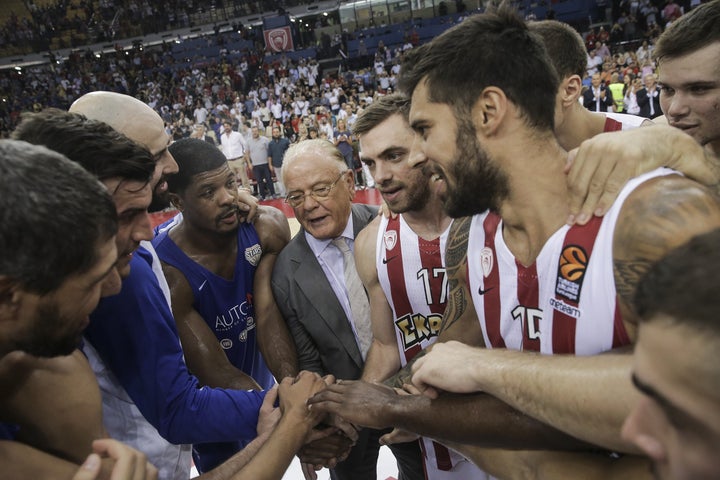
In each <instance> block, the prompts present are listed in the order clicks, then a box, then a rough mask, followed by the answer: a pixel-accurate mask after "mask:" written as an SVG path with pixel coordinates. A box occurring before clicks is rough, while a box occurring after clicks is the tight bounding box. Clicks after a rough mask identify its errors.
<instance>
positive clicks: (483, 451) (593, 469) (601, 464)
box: [448, 444, 651, 480]
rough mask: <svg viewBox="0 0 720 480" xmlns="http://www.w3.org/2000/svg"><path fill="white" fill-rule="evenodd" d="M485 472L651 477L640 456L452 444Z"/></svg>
mask: <svg viewBox="0 0 720 480" xmlns="http://www.w3.org/2000/svg"><path fill="white" fill-rule="evenodd" d="M448 447H450V448H452V449H454V450H456V451H458V452H460V453H461V454H463V455H464V456H465V457H466V458H468V459H469V460H470V461H472V462H473V463H475V464H476V465H477V466H479V467H480V468H481V469H482V470H483V471H485V472H486V473H488V474H490V475H492V476H494V477H497V478H504V479H507V480H515V479H517V480H534V479H538V480H540V479H548V478H551V479H553V480H565V479H567V480H575V479H578V478H582V479H583V480H605V479H607V478H632V479H634V480H635V479H637V480H640V479H646V478H647V479H649V478H651V474H650V468H649V465H648V463H649V462H648V460H647V459H645V458H642V457H638V456H631V455H628V456H624V457H621V458H612V457H610V456H609V455H608V454H605V453H570V452H553V451H544V450H537V451H526V450H524V451H511V450H497V449H487V448H481V447H477V446H469V445H458V444H449V445H448Z"/></svg>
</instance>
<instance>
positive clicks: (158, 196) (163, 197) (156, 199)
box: [148, 177, 170, 213]
mask: <svg viewBox="0 0 720 480" xmlns="http://www.w3.org/2000/svg"><path fill="white" fill-rule="evenodd" d="M163 181H165V178H164V177H163V178H161V179H160V181H159V182H158V184H162V183H163ZM169 206H170V191H169V190H165V191H164V192H162V193H160V192H157V191H155V190H153V194H152V201H151V202H150V206H149V207H148V212H150V213H154V212H161V211H163V210H165V209H166V208H168V207H169Z"/></svg>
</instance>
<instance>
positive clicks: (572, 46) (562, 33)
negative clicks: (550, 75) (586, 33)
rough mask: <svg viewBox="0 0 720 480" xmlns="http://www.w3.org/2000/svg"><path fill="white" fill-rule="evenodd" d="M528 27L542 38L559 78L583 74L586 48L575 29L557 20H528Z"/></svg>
mask: <svg viewBox="0 0 720 480" xmlns="http://www.w3.org/2000/svg"><path fill="white" fill-rule="evenodd" d="M528 28H529V29H530V31H531V32H532V33H535V34H536V35H538V36H539V37H540V39H541V40H542V42H543V45H545V50H546V51H547V53H548V57H549V58H550V62H551V63H552V65H553V67H555V71H556V72H557V74H558V77H559V79H560V80H562V79H564V78H567V77H569V76H571V75H579V76H580V78H583V77H584V76H585V70H586V68H587V50H585V43H584V42H583V39H582V37H581V36H580V34H579V33H578V32H577V30H575V29H574V28H572V27H571V26H570V25H568V24H567V23H563V22H558V21H557V20H542V21H539V22H529V23H528Z"/></svg>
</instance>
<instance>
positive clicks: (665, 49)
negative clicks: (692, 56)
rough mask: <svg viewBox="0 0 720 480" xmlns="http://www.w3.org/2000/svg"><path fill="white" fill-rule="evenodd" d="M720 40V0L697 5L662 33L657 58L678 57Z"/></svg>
mask: <svg viewBox="0 0 720 480" xmlns="http://www.w3.org/2000/svg"><path fill="white" fill-rule="evenodd" d="M718 41H720V0H713V1H711V2H708V3H705V4H702V5H700V6H698V7H695V8H694V9H693V10H692V11H690V12H689V13H687V14H685V15H683V16H682V17H680V18H678V19H677V20H675V21H674V22H672V24H671V25H670V26H669V27H668V28H667V29H666V30H665V31H664V32H663V33H662V35H660V38H658V40H657V42H656V43H655V51H654V52H653V54H654V56H655V59H656V60H657V61H658V62H661V61H662V60H663V59H664V58H676V57H679V56H682V55H687V54H689V53H693V52H695V51H696V50H700V49H701V48H703V47H706V46H708V45H710V44H711V43H713V42H718Z"/></svg>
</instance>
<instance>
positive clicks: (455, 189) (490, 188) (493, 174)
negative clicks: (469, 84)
mask: <svg viewBox="0 0 720 480" xmlns="http://www.w3.org/2000/svg"><path fill="white" fill-rule="evenodd" d="M455 149H456V151H457V157H456V158H455V159H454V161H453V162H452V164H451V165H450V167H449V172H448V173H449V176H450V178H452V179H453V180H454V183H455V185H454V186H451V185H450V184H448V189H447V196H446V197H445V201H444V203H443V206H444V208H445V211H446V212H447V214H448V215H450V216H451V217H453V218H459V217H466V216H469V215H475V214H477V213H482V212H484V211H486V210H493V211H498V210H499V207H500V202H501V201H502V200H503V199H505V198H506V197H507V196H508V194H509V192H510V187H509V182H508V179H507V176H506V175H505V174H504V173H503V172H502V171H501V170H500V169H499V168H498V167H497V166H495V165H493V163H492V160H491V159H490V156H489V155H488V154H487V152H486V151H485V150H484V149H483V148H482V145H480V143H479V142H478V140H477V137H476V132H475V127H474V126H473V125H472V123H471V122H469V121H461V122H459V124H458V132H457V135H456V139H455Z"/></svg>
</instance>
